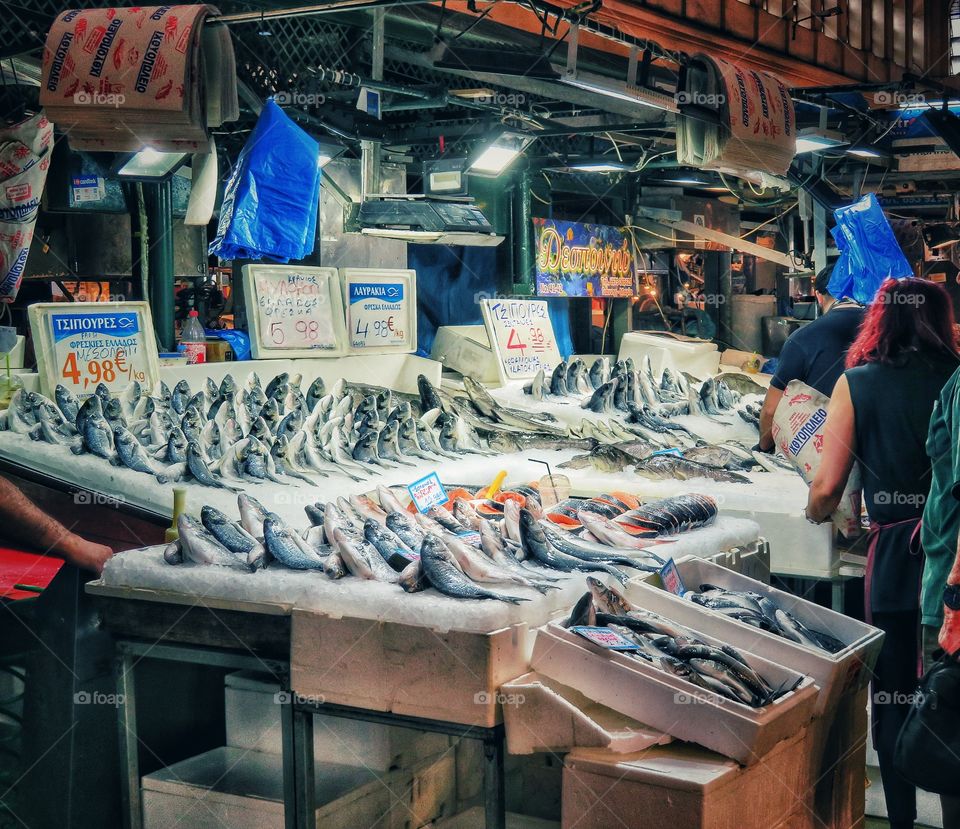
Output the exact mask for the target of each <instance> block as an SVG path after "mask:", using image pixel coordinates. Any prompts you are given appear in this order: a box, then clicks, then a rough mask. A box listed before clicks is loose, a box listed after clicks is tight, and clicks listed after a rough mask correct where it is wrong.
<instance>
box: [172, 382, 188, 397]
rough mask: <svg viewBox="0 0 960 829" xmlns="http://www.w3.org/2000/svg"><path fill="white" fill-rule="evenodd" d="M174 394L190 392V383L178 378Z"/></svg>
mask: <svg viewBox="0 0 960 829" xmlns="http://www.w3.org/2000/svg"><path fill="white" fill-rule="evenodd" d="M173 391H174V392H175V393H176V394H190V384H189V383H188V382H187V381H186V380H180V381H179V382H178V383H177V384H176V385H175V386H174V387H173Z"/></svg>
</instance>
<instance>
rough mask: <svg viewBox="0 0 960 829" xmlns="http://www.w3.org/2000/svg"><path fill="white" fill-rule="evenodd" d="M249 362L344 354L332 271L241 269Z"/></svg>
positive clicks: (340, 312) (266, 267)
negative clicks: (247, 320)
mask: <svg viewBox="0 0 960 829" xmlns="http://www.w3.org/2000/svg"><path fill="white" fill-rule="evenodd" d="M243 278H244V288H245V289H246V302H247V317H248V318H249V320H250V327H251V332H250V334H251V337H250V345H251V350H252V351H253V356H254V358H255V359H258V360H259V359H263V358H269V357H334V356H340V355H341V354H343V353H344V327H343V301H342V299H341V297H340V283H339V280H338V278H337V272H336V270H335V269H333V268H309V267H294V266H290V265H244V267H243Z"/></svg>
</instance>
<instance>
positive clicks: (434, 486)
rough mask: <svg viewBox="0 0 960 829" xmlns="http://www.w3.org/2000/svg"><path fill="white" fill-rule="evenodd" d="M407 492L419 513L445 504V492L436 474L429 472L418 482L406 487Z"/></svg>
mask: <svg viewBox="0 0 960 829" xmlns="http://www.w3.org/2000/svg"><path fill="white" fill-rule="evenodd" d="M407 492H409V493H410V497H411V498H412V499H413V505H414V506H415V507H416V508H417V510H419V511H420V512H427V510H429V509H431V508H432V507H435V506H437V505H439V504H445V503H447V491H446V490H445V489H444V488H443V484H442V483H440V477H439V476H438V475H437V473H436V472H431V473H430V474H429V475H425V476H424V477H423V478H421V479H420V480H419V481H414V482H413V483H412V484H410V485H409V486H408V487H407Z"/></svg>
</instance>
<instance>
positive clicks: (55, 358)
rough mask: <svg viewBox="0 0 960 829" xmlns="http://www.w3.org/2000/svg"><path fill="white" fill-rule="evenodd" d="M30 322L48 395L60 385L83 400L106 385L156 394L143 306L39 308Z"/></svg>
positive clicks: (46, 305) (151, 335)
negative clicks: (136, 385) (139, 388)
mask: <svg viewBox="0 0 960 829" xmlns="http://www.w3.org/2000/svg"><path fill="white" fill-rule="evenodd" d="M29 316H30V327H31V333H32V335H33V337H34V338H35V340H34V341H35V342H37V343H39V347H38V348H37V358H38V363H39V370H40V375H41V385H42V386H43V388H44V389H45V391H49V390H51V389H54V388H56V386H57V385H58V384H59V385H63V386H65V387H66V388H67V389H69V390H70V391H71V392H72V393H73V394H76V395H80V396H83V395H89V394H92V393H93V391H94V389H96V387H97V386H98V385H99V384H100V383H103V384H104V385H105V386H106V387H107V388H108V389H109V390H110V391H111V392H120V391H123V389H125V388H126V387H127V385H128V384H130V383H132V382H133V381H137V382H138V383H140V384H141V385H142V386H143V387H144V389H145V390H146V391H147V392H151V391H152V390H153V387H154V385H155V384H156V382H157V379H158V375H159V366H158V361H157V346H156V339H155V337H154V332H153V321H152V319H151V317H150V310H149V308H148V306H147V304H146V303H145V302H126V303H124V302H104V303H93V302H91V303H72V304H71V303H65V302H50V303H39V304H37V305H32V306H31V307H30V310H29Z"/></svg>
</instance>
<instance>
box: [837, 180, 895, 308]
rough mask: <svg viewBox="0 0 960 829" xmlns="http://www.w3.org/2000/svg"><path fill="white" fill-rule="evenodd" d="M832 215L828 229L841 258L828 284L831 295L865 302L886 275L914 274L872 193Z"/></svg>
mask: <svg viewBox="0 0 960 829" xmlns="http://www.w3.org/2000/svg"><path fill="white" fill-rule="evenodd" d="M833 217H834V218H835V219H836V220H837V225H836V227H834V228H833V230H832V231H831V233H832V234H833V238H834V239H835V240H836V242H837V247H838V248H839V249H840V258H839V260H837V263H836V265H834V268H833V275H832V276H831V277H830V284H829V286H828V287H827V290H829V291H830V294H831V295H832V296H834V297H836V298H837V299H842V298H843V297H853V299H855V300H856V301H857V302H859V303H861V304H864V305H866V304H867V303H869V302H872V301H873V298H874V297H875V296H876V294H877V289H878V288H879V287H880V285H881V283H882V282H883V281H884V280H885V279H889V278H891V277H892V278H893V279H903V278H905V277H908V276H913V270H912V269H911V267H910V263H909V262H907V258H906V257H905V256H904V255H903V251H902V250H901V249H900V245H899V244H897V239H896V237H895V236H894V234H893V229H892V228H891V227H890V223H889V222H888V221H887V217H886V216H885V215H884V213H883V209H882V208H881V207H880V204H879V203H878V202H877V197H876V196H875V195H874V194H873V193H869V194H867V195H866V196H864V197H863V198H862V199H859V200H858V201H855V202H854V203H853V204H848V205H847V206H846V207H841V208H838V209H837V210H834V211H833Z"/></svg>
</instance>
